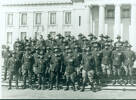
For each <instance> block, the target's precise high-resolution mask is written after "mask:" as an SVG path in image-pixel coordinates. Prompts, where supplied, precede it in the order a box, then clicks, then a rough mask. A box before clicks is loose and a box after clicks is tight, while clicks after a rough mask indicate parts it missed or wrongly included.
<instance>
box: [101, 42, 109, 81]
mask: <svg viewBox="0 0 136 100" xmlns="http://www.w3.org/2000/svg"><path fill="white" fill-rule="evenodd" d="M111 54H112V51H111V50H110V48H109V45H108V43H105V48H104V49H103V50H102V65H101V66H102V73H103V82H104V83H105V82H106V81H109V79H110V78H111Z"/></svg>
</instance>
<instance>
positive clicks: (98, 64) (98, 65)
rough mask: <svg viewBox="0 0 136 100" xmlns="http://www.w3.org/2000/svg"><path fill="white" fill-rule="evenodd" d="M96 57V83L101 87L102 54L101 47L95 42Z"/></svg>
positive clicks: (94, 52)
mask: <svg viewBox="0 0 136 100" xmlns="http://www.w3.org/2000/svg"><path fill="white" fill-rule="evenodd" d="M92 55H93V57H94V61H95V63H94V65H95V81H96V84H97V85H101V83H102V67H101V60H102V52H101V51H100V47H99V44H98V42H97V41H96V42H94V51H93V52H92Z"/></svg>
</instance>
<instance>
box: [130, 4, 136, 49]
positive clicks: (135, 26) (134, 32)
mask: <svg viewBox="0 0 136 100" xmlns="http://www.w3.org/2000/svg"><path fill="white" fill-rule="evenodd" d="M135 38H136V4H132V5H131V28H130V32H129V42H130V44H131V45H132V46H133V47H132V49H133V50H134V51H136V39H135Z"/></svg>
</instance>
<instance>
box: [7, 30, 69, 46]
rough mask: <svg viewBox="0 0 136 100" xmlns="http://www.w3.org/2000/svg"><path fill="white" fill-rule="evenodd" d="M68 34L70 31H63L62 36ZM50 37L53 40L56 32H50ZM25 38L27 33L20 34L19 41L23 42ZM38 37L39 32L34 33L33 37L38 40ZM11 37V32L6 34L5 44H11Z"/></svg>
mask: <svg viewBox="0 0 136 100" xmlns="http://www.w3.org/2000/svg"><path fill="white" fill-rule="evenodd" d="M70 34H71V31H65V32H64V36H68V35H70ZM50 35H51V36H52V37H53V38H55V36H56V32H53V31H52V32H50ZM25 36H27V33H26V32H21V34H20V39H21V40H23V39H24V37H25ZM39 36H40V32H35V37H36V38H38V37H39ZM12 37H13V33H12V32H7V43H8V44H12V41H13V39H12Z"/></svg>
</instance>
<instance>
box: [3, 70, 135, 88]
mask: <svg viewBox="0 0 136 100" xmlns="http://www.w3.org/2000/svg"><path fill="white" fill-rule="evenodd" d="M1 75H2V86H6V87H8V85H9V81H8V79H9V75H8V74H7V80H5V81H4V80H3V78H4V69H3V68H2V74H1ZM27 83H28V81H27ZM15 85H16V83H15V80H13V81H12V86H13V87H14V86H15ZM18 85H19V87H20V88H21V86H22V85H23V82H22V81H20V80H19V81H18ZM36 85H37V83H36ZM65 87H66V86H63V88H65ZM89 88H90V86H89V85H88V86H86V89H89ZM101 89H102V90H135V91H136V83H135V84H134V85H133V86H132V85H131V84H127V85H126V86H125V85H122V86H120V84H116V85H112V84H111V83H109V84H106V85H105V86H103V87H102V88H101Z"/></svg>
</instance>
